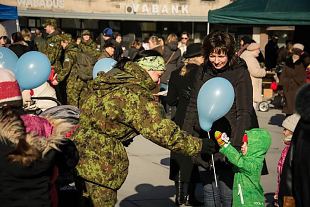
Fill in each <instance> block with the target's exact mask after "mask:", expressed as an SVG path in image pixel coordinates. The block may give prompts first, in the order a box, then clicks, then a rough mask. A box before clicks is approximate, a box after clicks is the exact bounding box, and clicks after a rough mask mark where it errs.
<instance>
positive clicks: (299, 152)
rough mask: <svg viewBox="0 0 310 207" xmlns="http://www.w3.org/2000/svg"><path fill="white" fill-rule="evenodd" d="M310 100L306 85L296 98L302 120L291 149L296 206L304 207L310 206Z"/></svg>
mask: <svg viewBox="0 0 310 207" xmlns="http://www.w3.org/2000/svg"><path fill="white" fill-rule="evenodd" d="M309 100H310V84H306V85H305V86H303V87H302V88H301V89H300V90H299V92H298V93H297V96H296V111H297V113H298V114H300V117H301V118H300V120H299V122H298V124H297V126H296V129H295V131H294V134H293V137H292V142H291V149H290V150H291V151H292V155H293V157H292V158H291V159H292V169H293V171H292V175H293V176H292V178H293V182H292V186H293V195H294V198H295V201H296V206H302V207H306V206H310V197H309V194H310V173H309V172H310V162H309V160H308V156H309V150H310V107H309V106H310V105H309ZM288 153H290V152H288ZM288 159H289V158H288ZM281 180H282V177H281ZM280 188H281V186H280Z"/></svg>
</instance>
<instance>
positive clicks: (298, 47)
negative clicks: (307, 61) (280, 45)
mask: <svg viewBox="0 0 310 207" xmlns="http://www.w3.org/2000/svg"><path fill="white" fill-rule="evenodd" d="M293 48H295V49H300V50H302V51H304V49H305V46H304V45H303V44H300V43H296V44H294V45H293Z"/></svg>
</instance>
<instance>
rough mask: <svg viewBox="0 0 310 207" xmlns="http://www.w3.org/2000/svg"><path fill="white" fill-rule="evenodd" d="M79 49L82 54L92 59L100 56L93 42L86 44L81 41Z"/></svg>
mask: <svg viewBox="0 0 310 207" xmlns="http://www.w3.org/2000/svg"><path fill="white" fill-rule="evenodd" d="M79 48H80V50H81V51H82V52H84V53H88V54H90V55H92V56H93V57H96V58H98V57H99V56H100V51H98V50H97V44H96V43H95V42H94V41H93V40H89V41H87V42H83V41H81V43H80V44H79Z"/></svg>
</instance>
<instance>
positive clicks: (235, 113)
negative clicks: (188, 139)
mask: <svg viewBox="0 0 310 207" xmlns="http://www.w3.org/2000/svg"><path fill="white" fill-rule="evenodd" d="M214 77H222V78H225V79H227V80H228V81H229V82H230V83H231V84H232V86H233V88H234V92H235V100H234V103H233V105H232V107H231V109H230V110H229V112H228V113H227V114H226V115H225V116H224V117H222V118H221V119H219V120H217V121H215V122H214V123H213V126H212V128H211V130H210V136H211V138H212V139H214V132H215V131H216V130H219V131H222V132H226V133H227V135H228V136H229V137H230V140H231V143H232V145H233V146H234V147H236V148H237V149H240V148H241V145H242V137H243V135H244V132H245V130H248V129H252V128H256V127H258V121H257V117H256V114H255V111H254V108H253V105H252V100H253V99H252V96H253V91H252V83H251V78H250V74H249V72H248V70H247V66H246V63H245V62H244V61H243V60H241V59H237V61H236V62H235V64H234V65H232V66H225V68H223V69H221V70H216V69H213V68H212V66H211V64H209V63H208V62H207V63H206V64H205V67H204V70H202V71H201V72H200V73H197V76H196V78H195V80H196V82H195V83H194V86H193V92H192V94H191V99H190V103H189V105H188V110H187V112H186V119H189V120H186V121H187V122H188V123H192V124H191V125H190V124H188V125H186V126H185V127H184V130H185V131H187V132H193V134H194V135H198V136H200V137H202V138H207V137H208V134H207V132H205V131H203V130H202V129H201V128H200V125H199V120H198V111H197V97H198V93H199V90H200V88H201V87H202V85H203V84H204V83H205V82H207V81H208V80H210V79H211V78H214ZM210 98H211V97H210ZM202 158H203V160H205V161H207V162H209V161H210V159H211V157H210V156H206V155H202ZM214 159H215V162H216V163H218V164H216V163H215V164H216V165H218V167H217V168H221V167H224V168H225V169H226V167H227V164H225V163H226V161H225V158H224V156H223V155H221V154H220V153H216V154H214ZM223 161H224V163H223ZM201 164H202V165H203V166H207V164H206V163H201Z"/></svg>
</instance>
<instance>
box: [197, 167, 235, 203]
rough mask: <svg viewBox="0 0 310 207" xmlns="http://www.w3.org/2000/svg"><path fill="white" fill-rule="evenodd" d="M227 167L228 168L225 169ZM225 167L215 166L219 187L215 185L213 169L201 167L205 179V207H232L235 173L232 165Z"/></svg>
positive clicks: (203, 179)
mask: <svg viewBox="0 0 310 207" xmlns="http://www.w3.org/2000/svg"><path fill="white" fill-rule="evenodd" d="M225 168H226V169H225ZM225 168H224V169H222V168H215V169H216V175H217V185H218V186H217V187H216V186H215V181H214V174H213V169H203V170H201V169H200V173H201V176H202V181H203V184H204V186H203V191H204V192H203V197H204V206H205V207H231V206H232V186H233V180H234V173H233V171H232V168H231V166H230V165H228V166H226V167H225Z"/></svg>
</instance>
